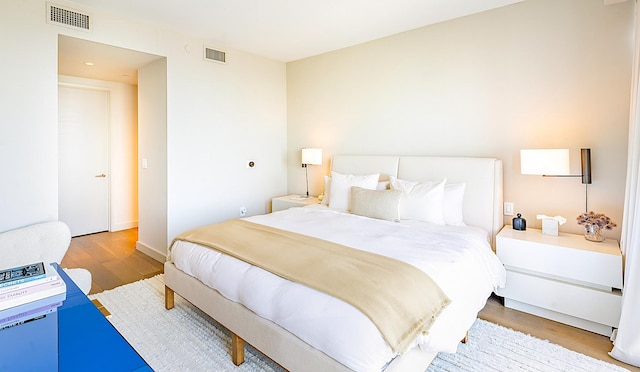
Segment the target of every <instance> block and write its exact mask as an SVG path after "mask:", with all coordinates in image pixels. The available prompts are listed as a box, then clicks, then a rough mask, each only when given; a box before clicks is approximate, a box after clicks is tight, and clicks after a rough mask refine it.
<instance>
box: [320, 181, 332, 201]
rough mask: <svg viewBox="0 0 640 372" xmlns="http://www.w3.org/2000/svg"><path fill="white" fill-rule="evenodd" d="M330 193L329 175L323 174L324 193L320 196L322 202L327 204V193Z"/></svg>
mask: <svg viewBox="0 0 640 372" xmlns="http://www.w3.org/2000/svg"><path fill="white" fill-rule="evenodd" d="M330 193H331V177H329V176H324V194H323V197H322V204H323V205H329V194H330Z"/></svg>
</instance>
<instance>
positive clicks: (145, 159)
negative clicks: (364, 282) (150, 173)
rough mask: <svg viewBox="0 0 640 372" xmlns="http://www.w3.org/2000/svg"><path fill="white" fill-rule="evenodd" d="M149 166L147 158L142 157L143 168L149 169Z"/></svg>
mask: <svg viewBox="0 0 640 372" xmlns="http://www.w3.org/2000/svg"><path fill="white" fill-rule="evenodd" d="M148 166H149V165H148V163H147V158H142V169H147V167H148Z"/></svg>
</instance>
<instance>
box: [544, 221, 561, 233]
mask: <svg viewBox="0 0 640 372" xmlns="http://www.w3.org/2000/svg"><path fill="white" fill-rule="evenodd" d="M542 234H544V235H551V236H558V221H557V220H555V219H552V218H545V219H543V220H542Z"/></svg>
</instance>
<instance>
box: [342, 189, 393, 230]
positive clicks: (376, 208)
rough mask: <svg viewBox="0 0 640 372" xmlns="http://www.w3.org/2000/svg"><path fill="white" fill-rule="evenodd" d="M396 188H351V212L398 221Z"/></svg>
mask: <svg viewBox="0 0 640 372" xmlns="http://www.w3.org/2000/svg"><path fill="white" fill-rule="evenodd" d="M401 197H402V192H401V191H398V190H367V189H363V188H361V187H357V186H354V187H352V188H351V213H353V214H357V215H359V216H365V217H370V218H377V219H380V220H387V221H400V215H399V213H398V212H399V205H400V198H401Z"/></svg>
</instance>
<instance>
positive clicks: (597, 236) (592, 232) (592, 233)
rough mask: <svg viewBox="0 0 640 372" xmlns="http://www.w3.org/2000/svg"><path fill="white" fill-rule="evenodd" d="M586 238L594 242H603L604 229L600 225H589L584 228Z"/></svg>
mask: <svg viewBox="0 0 640 372" xmlns="http://www.w3.org/2000/svg"><path fill="white" fill-rule="evenodd" d="M584 238H585V239H587V240H590V241H592V242H603V241H604V239H605V238H604V236H603V235H602V228H601V227H600V226H598V225H587V226H585V227H584Z"/></svg>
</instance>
